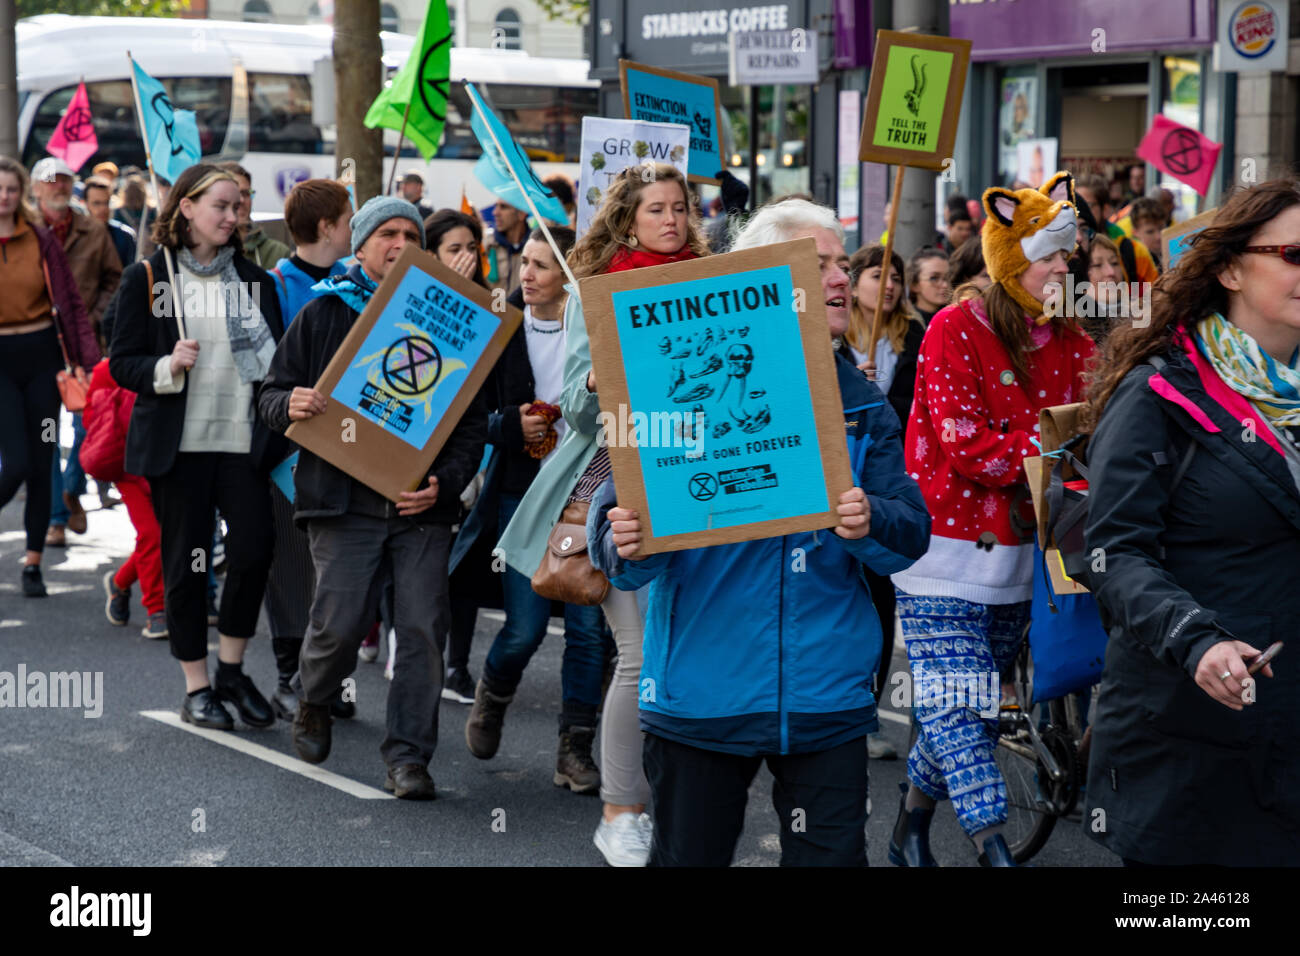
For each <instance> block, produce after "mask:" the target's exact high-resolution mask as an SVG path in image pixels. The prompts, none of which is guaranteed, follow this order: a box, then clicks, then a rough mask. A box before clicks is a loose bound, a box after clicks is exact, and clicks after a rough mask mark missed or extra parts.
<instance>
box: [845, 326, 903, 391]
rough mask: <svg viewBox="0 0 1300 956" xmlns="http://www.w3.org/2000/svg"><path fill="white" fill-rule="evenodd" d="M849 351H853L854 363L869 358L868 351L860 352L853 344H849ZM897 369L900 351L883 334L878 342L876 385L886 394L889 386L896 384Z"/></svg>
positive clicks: (859, 362)
mask: <svg viewBox="0 0 1300 956" xmlns="http://www.w3.org/2000/svg"><path fill="white" fill-rule="evenodd" d="M849 351H850V352H852V353H853V364H854V365H861V364H862V363H863V362H865V361H866V360H867V353H866V352H860V351H858V350H857V349H855V348H854V347H853V346H852V345H850V346H849ZM897 370H898V353H897V352H895V351H894V347H893V346H892V345H890V344H889V339H888V338H886V337H885V336H881V337H880V341H879V342H877V343H876V385H877V386H878V387H879V389H880V390H881V391H882V392H884V393H885V394H886V395H888V394H889V386H891V385H893V384H894V372H896V371H897Z"/></svg>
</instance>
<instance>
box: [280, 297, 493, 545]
mask: <svg viewBox="0 0 1300 956" xmlns="http://www.w3.org/2000/svg"><path fill="white" fill-rule="evenodd" d="M272 298H274V296H273V297H272ZM358 314H359V313H358V312H356V311H355V310H354V309H352V308H351V307H350V306H349V305H348V304H347V303H345V302H344V301H343V300H342V299H340V298H339V297H338V296H335V295H322V296H319V297H317V298H315V299H312V300H311V301H310V302H308V303H307V304H306V305H305V306H303V310H302V312H300V313H299V314H298V317H297V318H296V319H294V321H293V323H292V324H291V325H290V326H289V329H288V331H287V332H285V335H284V339H283V340H281V342H280V345H279V347H278V348H277V349H276V350H275V358H274V359H272V360H271V370H270V372H269V373H267V376H266V381H265V382H264V383H263V385H262V391H261V393H260V394H259V396H258V411H259V412H260V414H261V417H262V420H263V421H264V422H266V424H267V426H268V427H270V428H272V429H274V430H275V431H277V432H281V433H283V432H284V431H285V429H287V428H288V427H289V396H290V394H291V393H292V392H293V390H294V388H295V387H297V386H301V387H303V388H311V387H314V386H315V384H316V382H318V381H319V380H320V377H321V375H322V374H323V373H324V371H325V367H326V366H327V365H329V363H330V360H331V359H332V358H333V357H334V353H335V352H337V351H338V349H339V346H340V345H342V344H343V340H344V339H345V338H346V337H347V334H348V332H349V331H350V330H351V329H352V324H353V323H354V322H356V320H357V316H358ZM486 435H487V411H486V408H485V406H484V404H483V397H482V393H481V391H480V393H479V394H478V395H476V396H475V398H474V400H473V401H472V402H470V404H469V407H468V408H466V410H465V414H464V415H462V416H461V419H460V422H459V423H457V425H456V427H455V428H454V429H452V432H451V435H450V436H448V438H447V443H446V444H445V445H443V446H442V450H441V451H440V452H438V457H437V458H435V459H434V460H433V465H432V466H431V467H430V468H429V471H428V474H427V475H426V476H425V478H424V479H422V480H421V482H420V486H421V487H424V486H425V485H426V484H427V483H428V475H433V476H435V477H436V478H437V479H438V502H437V504H435V505H434V506H433V507H432V508H429V509H427V510H426V511H422V512H420V513H419V514H418V515H415V516H414V517H413V518H412V519H411V520H413V521H416V522H420V523H430V522H436V523H440V524H452V523H453V522H455V521H456V520H457V519H458V518H459V517H460V510H461V509H460V493H461V492H462V491H464V490H465V486H466V485H467V484H469V481H470V479H471V478H473V477H474V474H475V472H476V471H477V470H478V464H479V459H480V458H481V457H482V455H483V443H484V439H485V438H486ZM364 487H365V486H363V485H361V484H360V482H358V481H357V480H356V479H354V478H352V477H350V476H348V475H347V474H345V473H344V472H342V471H340V470H339V469H338V468H335V467H334V466H333V465H331V464H330V463H329V462H327V461H325V459H323V458H321V457H319V456H318V455H315V454H313V453H311V452H309V451H307V449H305V448H304V449H302V451H301V455H300V456H299V458H298V468H297V470H296V472H295V476H294V489H295V491H296V493H297V496H296V499H295V501H294V515H293V516H294V520H295V521H296V522H297V523H298V525H299V526H303V525H305V523H306V522H307V520H308V519H310V518H327V517H333V516H335V515H341V514H345V513H346V512H347V511H348V510H349V507H348V505H349V502H350V501H351V499H352V496H353V494H354V489H356V488H364ZM361 493H362V494H365V493H366V492H364V491H363V492H361ZM372 496H373V492H372V493H370V494H369V495H367V497H372Z"/></svg>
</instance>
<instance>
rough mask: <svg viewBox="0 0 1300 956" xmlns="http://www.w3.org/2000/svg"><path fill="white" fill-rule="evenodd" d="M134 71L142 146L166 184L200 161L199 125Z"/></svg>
mask: <svg viewBox="0 0 1300 956" xmlns="http://www.w3.org/2000/svg"><path fill="white" fill-rule="evenodd" d="M131 66H132V67H133V68H134V69H135V85H136V89H137V90H138V91H139V93H140V110H141V125H142V126H143V127H144V145H145V148H146V149H147V150H148V151H149V157H150V160H151V161H152V162H153V168H154V170H155V171H156V172H157V173H158V175H159V176H162V177H164V178H165V179H167V181H168V182H173V183H174V182H176V177H177V176H179V175H180V174H181V173H183V172H185V170H187V169H189V168H190V167H191V166H193V165H194V164H195V163H197V162H198V161H199V158H200V157H201V156H202V154H203V150H202V148H201V147H200V146H199V124H198V121H197V120H196V119H195V118H194V111H193V110H178V109H176V108H175V107H174V106H172V101H171V97H169V96H168V95H167V90H166V89H165V88H164V87H163V85H162V84H161V83H159V82H158V81H157V80H155V79H154V78H153V77H152V76H150V75H149V74H148V73H146V72H145V71H144V70H142V69H140V64H139V63H136V62H135V60H132V61H131Z"/></svg>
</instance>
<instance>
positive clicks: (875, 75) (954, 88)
mask: <svg viewBox="0 0 1300 956" xmlns="http://www.w3.org/2000/svg"><path fill="white" fill-rule="evenodd" d="M894 47H906V48H911V49H916V50H936V51H941V52H944V53H951V54H952V55H953V62H952V74H951V81H950V82H949V84H948V95H947V98H946V99H945V100H944V106H943V121H942V123H941V124H940V126H939V135H938V138H937V140H936V143H935V149H934V151H933V152H925V151H922V150H915V149H903V148H902V147H899V146H877V145H875V144H874V143H872V137H873V136H874V134H875V129H876V121H877V120H878V119H879V117H880V99H881V96H882V94H883V92H884V85H885V69H886V67H887V66H888V64H889V52H890V50H892V49H893V48H894ZM970 50H971V41H970V40H963V39H959V38H956V37H941V36H931V35H929V34H924V33H899V32H898V31H895V30H877V31H876V50H875V53H874V54H872V59H871V82H870V85H869V86H868V87H867V106H866V110H865V115H864V117H863V121H862V137H861V140H860V141H859V145H858V158H859V159H860V160H862V161H863V162H871V163H893V164H895V165H899V166H918V167H920V168H922V169H933V170H936V171H937V170H942V169H943V168H944V166H943V161H944V160H945V159H949V158H951V157H952V145H953V142H954V141H955V140H956V138H957V119H958V115H959V114H960V112H961V102H962V97H963V96H964V95H965V92H966V73H967V70H968V68H969V66H970Z"/></svg>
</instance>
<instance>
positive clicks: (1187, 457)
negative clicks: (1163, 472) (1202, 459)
mask: <svg viewBox="0 0 1300 956" xmlns="http://www.w3.org/2000/svg"><path fill="white" fill-rule="evenodd" d="M1194 457H1196V439H1195V438H1193V439H1191V440H1190V441H1189V442H1188V444H1187V451H1185V452H1183V458H1182V461H1180V462H1179V463H1178V470H1177V471H1175V472H1174V480H1173V482H1172V483H1171V484H1170V485H1169V496H1170V497H1171V498H1172V497H1173V494H1174V491H1175V490H1177V488H1178V484H1179V482H1181V481H1182V480H1183V475H1185V474H1187V469H1188V468H1190V467H1191V465H1192V459H1193V458H1194Z"/></svg>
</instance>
